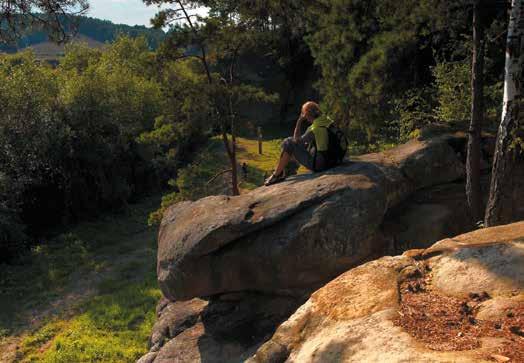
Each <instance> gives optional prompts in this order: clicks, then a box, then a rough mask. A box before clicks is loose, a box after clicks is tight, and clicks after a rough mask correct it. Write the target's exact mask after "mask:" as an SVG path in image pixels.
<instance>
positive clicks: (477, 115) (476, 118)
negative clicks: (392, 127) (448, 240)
mask: <svg viewBox="0 0 524 363" xmlns="http://www.w3.org/2000/svg"><path fill="white" fill-rule="evenodd" d="M481 11H482V0H475V5H474V10H473V63H472V69H471V95H472V97H471V99H472V102H471V122H470V125H469V132H468V133H469V137H468V152H467V160H466V175H467V180H466V195H467V200H468V207H469V210H470V214H471V217H472V218H473V222H474V223H477V222H478V221H480V220H481V218H482V215H481V208H482V207H481V205H482V203H481V195H482V194H481V187H480V137H481V128H482V121H483V116H484V115H483V114H484V101H483V99H484V92H483V88H484V29H483V27H484V24H483V21H482V16H481Z"/></svg>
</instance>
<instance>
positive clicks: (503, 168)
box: [485, 0, 524, 227]
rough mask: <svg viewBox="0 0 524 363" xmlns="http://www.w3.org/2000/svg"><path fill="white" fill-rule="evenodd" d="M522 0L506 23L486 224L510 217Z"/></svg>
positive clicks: (523, 31)
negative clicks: (501, 93) (499, 111)
mask: <svg viewBox="0 0 524 363" xmlns="http://www.w3.org/2000/svg"><path fill="white" fill-rule="evenodd" d="M523 11H524V0H513V1H512V7H511V14H510V20H509V26H508V38H507V45H506V65H505V77H504V104H503V109H502V122H501V124H500V127H499V131H498V135H497V144H496V147H495V156H494V160H493V171H492V176H491V188H490V194H489V200H488V205H487V209H486V216H485V225H486V226H487V227H491V226H496V225H500V224H506V223H510V222H511V221H512V218H513V198H512V194H513V185H514V183H513V171H514V169H515V158H516V148H515V147H514V146H515V133H516V132H517V131H518V129H519V116H520V115H519V113H520V103H521V101H522V89H521V88H522V85H521V82H522V79H523V78H524V69H523V66H524V14H523Z"/></svg>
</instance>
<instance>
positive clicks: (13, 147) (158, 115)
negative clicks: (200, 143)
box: [0, 37, 209, 260]
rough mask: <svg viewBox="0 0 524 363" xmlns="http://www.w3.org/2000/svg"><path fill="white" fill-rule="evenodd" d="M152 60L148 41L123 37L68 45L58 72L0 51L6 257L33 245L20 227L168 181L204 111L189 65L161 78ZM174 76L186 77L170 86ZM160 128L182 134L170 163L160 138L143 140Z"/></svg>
mask: <svg viewBox="0 0 524 363" xmlns="http://www.w3.org/2000/svg"><path fill="white" fill-rule="evenodd" d="M156 65H157V59H156V56H155V54H154V53H152V52H151V51H150V50H149V47H148V45H147V42H146V40H145V39H143V38H137V39H131V38H127V37H122V38H119V39H118V40H117V41H116V42H115V43H114V44H113V45H112V46H110V47H108V48H107V50H105V51H99V50H91V49H89V48H87V47H85V46H80V45H73V46H69V47H68V48H67V52H66V55H65V57H64V59H63V61H62V62H61V63H60V65H59V66H58V67H57V68H55V69H53V68H51V67H50V66H47V65H45V64H42V63H39V62H37V61H36V60H35V58H34V57H33V55H32V54H31V53H21V54H17V55H12V56H0V110H1V112H0V145H1V146H0V147H1V150H2V152H1V153H0V173H1V174H0V175H1V178H0V206H2V210H1V213H0V226H1V227H0V236H1V238H0V240H1V241H2V244H1V247H0V248H1V249H2V250H3V251H7V252H6V253H3V254H2V258H1V259H2V260H4V259H8V258H10V256H11V255H16V254H18V253H16V250H17V249H18V247H21V246H23V245H24V244H26V242H28V239H26V238H23V234H22V232H21V231H23V230H24V225H27V227H28V228H27V231H28V232H29V235H31V236H35V235H39V234H41V233H42V232H44V231H46V230H48V229H49V228H50V227H52V226H54V225H57V224H61V223H63V222H69V221H74V220H78V219H80V218H83V217H85V216H87V215H91V214H94V213H97V212H99V210H100V209H107V208H117V207H121V206H122V205H125V203H126V202H127V201H128V200H130V199H131V198H135V197H137V196H139V195H141V194H143V193H144V192H148V191H150V190H151V189H155V188H158V187H160V186H161V185H162V184H163V183H164V182H165V181H167V180H168V179H169V173H170V172H171V173H172V172H173V171H174V167H175V166H177V165H176V162H177V161H178V158H179V155H178V154H183V152H184V150H185V149H187V148H190V147H191V146H192V142H193V141H194V140H195V139H196V138H198V137H199V135H202V133H203V131H204V130H203V128H204V127H205V126H202V124H203V123H204V120H205V117H206V116H207V114H206V111H205V107H202V108H198V105H199V100H202V97H199V95H198V93H199V89H198V87H194V86H193V84H191V82H193V80H192V79H193V78H198V77H199V76H197V75H195V74H194V73H192V69H191V68H190V67H188V68H187V70H184V71H183V70H182V69H181V68H180V67H178V68H177V67H174V68H173V69H172V71H171V72H168V71H166V72H165V73H164V75H165V77H164V78H162V77H159V75H158V74H157V73H156V72H155V71H154V69H155V66H156ZM166 67H167V68H169V66H166ZM184 72H185V73H184ZM179 73H180V75H179ZM177 77H178V78H179V79H180V78H182V79H185V80H189V81H188V82H185V83H184V82H180V83H175V85H176V86H173V85H172V84H171V83H170V82H172V81H175V78H177ZM194 83H196V82H194ZM173 88H175V89H173ZM201 89H202V88H201ZM179 90H181V91H185V90H187V92H185V93H182V94H179V93H178V91H179ZM191 97H193V99H191ZM180 110H182V112H180ZM174 115H176V116H177V120H176V122H174V121H173V119H174ZM155 119H156V120H157V124H156V125H155V122H154V121H155ZM162 120H164V121H162ZM197 120H201V123H199V122H195V121H197ZM168 123H169V125H167V124H168ZM158 125H160V126H161V129H160V130H163V129H162V127H166V128H170V127H171V128H173V130H176V135H174V136H173V137H172V139H173V138H174V141H175V142H176V143H177V144H178V152H177V155H174V156H173V157H172V159H173V160H174V161H173V162H171V163H165V162H164V163H163V162H159V161H158V159H159V157H158V154H157V153H156V152H157V151H158V148H157V146H158V145H157V141H158V140H156V139H155V137H156V136H158V135H155V134H153V135H152V137H149V139H148V137H147V135H148V133H150V132H151V131H153V130H155V128H154V127H155V126H158ZM208 127H209V126H208ZM157 133H158V132H157ZM141 135H145V136H141ZM151 139H153V140H152V141H153V142H142V141H143V140H146V141H147V140H148V141H151ZM171 141H173V140H171ZM158 144H160V146H162V143H158ZM161 151H162V152H164V151H165V150H161ZM165 155H170V154H169V152H168V153H166V154H165ZM16 241H20V243H18V242H16ZM6 246H9V247H6Z"/></svg>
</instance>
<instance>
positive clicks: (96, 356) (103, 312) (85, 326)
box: [22, 271, 160, 363]
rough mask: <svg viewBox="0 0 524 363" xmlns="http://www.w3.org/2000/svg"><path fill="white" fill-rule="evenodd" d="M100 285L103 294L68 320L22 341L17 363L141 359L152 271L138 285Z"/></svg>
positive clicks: (150, 315) (154, 298)
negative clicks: (22, 353) (20, 354)
mask: <svg viewBox="0 0 524 363" xmlns="http://www.w3.org/2000/svg"><path fill="white" fill-rule="evenodd" d="M104 284H105V287H104V289H103V290H104V291H106V293H105V294H102V295H98V296H96V297H94V298H92V299H90V300H88V301H87V302H85V303H84V304H82V306H81V307H80V312H79V313H78V314H77V315H75V316H74V317H73V318H71V319H70V320H55V321H53V322H50V323H48V324H46V325H45V326H44V327H42V328H41V329H39V330H38V331H37V332H35V333H34V334H32V335H30V336H29V337H27V338H26V339H24V341H23V342H22V351H23V352H24V353H25V354H24V358H23V359H22V361H23V362H56V363H59V362H63V363H69V362H132V361H135V360H137V359H138V358H139V357H140V356H141V355H143V354H144V353H145V352H146V351H147V349H146V348H147V337H148V336H149V334H150V332H151V329H152V327H153V324H154V321H155V305H156V303H157V302H158V299H159V298H160V292H159V290H158V289H157V287H156V278H155V274H154V271H150V273H148V274H147V276H145V278H144V280H143V281H141V282H138V283H133V284H128V285H125V284H121V283H120V281H118V280H110V281H106V282H104ZM111 290H112V291H111Z"/></svg>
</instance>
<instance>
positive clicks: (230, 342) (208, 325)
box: [139, 294, 303, 363]
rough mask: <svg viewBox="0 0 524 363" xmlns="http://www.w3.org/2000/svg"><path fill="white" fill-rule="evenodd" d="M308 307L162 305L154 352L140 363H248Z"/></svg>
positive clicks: (292, 303) (222, 302)
mask: <svg viewBox="0 0 524 363" xmlns="http://www.w3.org/2000/svg"><path fill="white" fill-rule="evenodd" d="M302 302H303V300H302V301H299V300H295V299H291V298H287V297H273V296H271V297H268V296H263V295H259V294H244V295H239V294H233V295H223V296H222V297H221V298H220V299H214V300H211V301H209V302H208V301H204V300H201V299H192V300H189V301H182V302H174V303H173V302H169V301H168V300H165V299H163V300H161V301H160V303H159V304H158V308H157V314H158V320H157V322H156V324H155V326H154V327H153V332H152V334H151V338H150V342H149V347H150V351H149V353H148V354H147V355H145V356H144V357H142V358H141V360H140V361H139V363H152V362H155V363H168V362H178V363H184V362H188V363H189V362H207V363H212V362H216V363H221V362H242V361H244V360H246V359H247V358H249V357H250V356H251V355H253V354H254V352H256V350H257V349H258V347H259V346H260V345H261V344H262V343H263V342H265V341H267V340H268V339H269V338H270V337H271V335H272V334H273V332H274V329H275V327H276V326H278V325H279V324H280V323H281V322H282V321H284V320H285V319H286V318H287V317H289V316H290V315H291V314H292V313H293V312H294V311H295V310H296V308H297V307H298V306H299V305H300V304H301V303H302Z"/></svg>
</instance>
